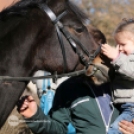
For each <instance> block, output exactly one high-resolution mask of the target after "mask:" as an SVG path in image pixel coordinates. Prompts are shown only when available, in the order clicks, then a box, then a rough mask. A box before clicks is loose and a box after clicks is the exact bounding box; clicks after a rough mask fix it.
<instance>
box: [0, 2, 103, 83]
mask: <svg viewBox="0 0 134 134" xmlns="http://www.w3.org/2000/svg"><path fill="white" fill-rule="evenodd" d="M39 8H40V9H41V10H43V11H44V12H45V13H46V14H47V15H48V17H49V18H50V19H51V21H52V23H53V24H54V25H55V27H56V31H57V36H58V40H59V43H60V46H61V50H62V54H63V60H64V72H66V70H67V61H66V53H65V48H64V42H63V39H62V34H63V35H64V37H65V38H66V39H67V40H68V42H69V44H70V45H71V47H72V49H73V51H74V52H75V53H77V55H78V56H79V58H80V60H81V61H82V62H83V64H84V65H85V66H86V68H87V67H88V66H89V65H93V70H92V73H91V74H90V75H88V76H92V75H94V73H95V72H96V70H98V68H97V67H96V66H95V65H94V64H93V63H92V62H93V60H94V58H95V57H96V56H97V55H98V54H99V53H100V51H101V44H100V46H99V48H98V49H97V50H96V51H95V52H94V53H93V54H90V53H89V51H88V50H87V49H86V48H85V47H84V46H83V45H82V44H81V42H80V41H79V40H78V39H76V38H73V37H71V35H70V33H69V32H68V31H67V30H66V29H65V28H64V26H63V24H62V23H61V22H60V21H59V20H60V19H61V18H62V17H63V16H65V15H66V14H67V13H68V12H67V11H64V12H63V13H61V14H60V15H59V16H58V17H56V15H55V14H54V13H53V12H52V10H51V9H50V8H49V7H48V6H47V5H46V4H40V5H39ZM77 45H79V47H80V48H81V49H82V51H83V52H84V54H86V56H87V57H88V59H89V60H87V59H86V57H85V56H84V54H83V52H82V51H80V50H79V49H78V48H77ZM99 70H100V69H99ZM100 71H101V70H100ZM85 73H86V69H83V70H80V71H75V72H71V73H64V74H61V75H57V73H56V74H54V75H48V76H40V77H10V76H0V81H13V80H15V81H29V80H35V79H48V78H53V79H57V78H61V77H64V76H69V77H70V76H77V75H80V74H85Z"/></svg>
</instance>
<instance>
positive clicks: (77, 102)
mask: <svg viewBox="0 0 134 134" xmlns="http://www.w3.org/2000/svg"><path fill="white" fill-rule="evenodd" d="M91 87H92V88H93V89H94V88H97V90H98V92H100V96H101V95H102V88H104V87H103V85H102V87H101V88H100V87H95V86H91ZM91 87H89V83H88V82H87V81H86V80H85V78H83V77H74V78H70V79H69V80H67V81H65V82H64V83H63V84H61V86H60V87H59V88H58V89H57V91H56V95H55V99H54V104H53V107H52V109H51V110H50V113H49V116H46V115H44V113H43V112H42V111H41V109H40V108H38V111H37V113H36V114H35V115H34V116H33V117H31V118H29V119H26V123H27V125H28V126H29V127H30V128H31V130H32V131H33V133H36V134H66V133H67V125H68V124H69V122H72V124H73V125H74V126H75V128H76V132H77V134H106V130H107V129H108V127H109V125H110V124H111V122H113V121H114V119H115V118H116V117H117V116H118V115H119V112H118V110H117V109H116V108H113V110H112V112H111V115H110V118H109V125H108V126H106V125H105V123H104V119H103V118H104V117H102V112H101V110H100V108H99V107H100V106H99V104H98V103H97V100H96V97H95V96H94V91H93V90H92V89H91ZM105 88H107V90H108V92H109V90H110V88H109V86H106V87H105ZM108 92H107V93H108ZM97 96H98V95H97Z"/></svg>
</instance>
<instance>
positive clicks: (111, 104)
mask: <svg viewBox="0 0 134 134" xmlns="http://www.w3.org/2000/svg"><path fill="white" fill-rule="evenodd" d="M110 106H111V107H112V112H111V114H110V118H109V121H108V128H109V126H110V122H111V119H112V115H113V113H114V107H113V102H110ZM107 132H108V130H107Z"/></svg>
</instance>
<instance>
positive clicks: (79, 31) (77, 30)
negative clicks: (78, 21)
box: [74, 27, 83, 33]
mask: <svg viewBox="0 0 134 134" xmlns="http://www.w3.org/2000/svg"><path fill="white" fill-rule="evenodd" d="M74 30H75V31H76V32H77V33H82V32H83V27H74Z"/></svg>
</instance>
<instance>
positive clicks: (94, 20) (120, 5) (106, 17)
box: [74, 0, 134, 44]
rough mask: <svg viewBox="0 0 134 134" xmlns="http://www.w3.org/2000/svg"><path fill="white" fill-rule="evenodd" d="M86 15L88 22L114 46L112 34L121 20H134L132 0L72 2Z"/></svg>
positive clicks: (76, 0) (85, 0) (79, 0)
mask: <svg viewBox="0 0 134 134" xmlns="http://www.w3.org/2000/svg"><path fill="white" fill-rule="evenodd" d="M74 1H75V2H76V3H77V4H79V6H80V7H81V8H82V9H83V10H84V11H85V12H86V13H87V14H88V16H89V18H90V22H91V24H92V25H94V26H95V27H97V28H99V29H100V30H101V31H102V32H103V33H104V34H105V35H106V37H107V40H108V43H110V44H114V41H113V36H112V33H113V31H114V29H115V27H116V26H117V25H118V24H119V22H121V20H122V19H123V18H134V0H74Z"/></svg>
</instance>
